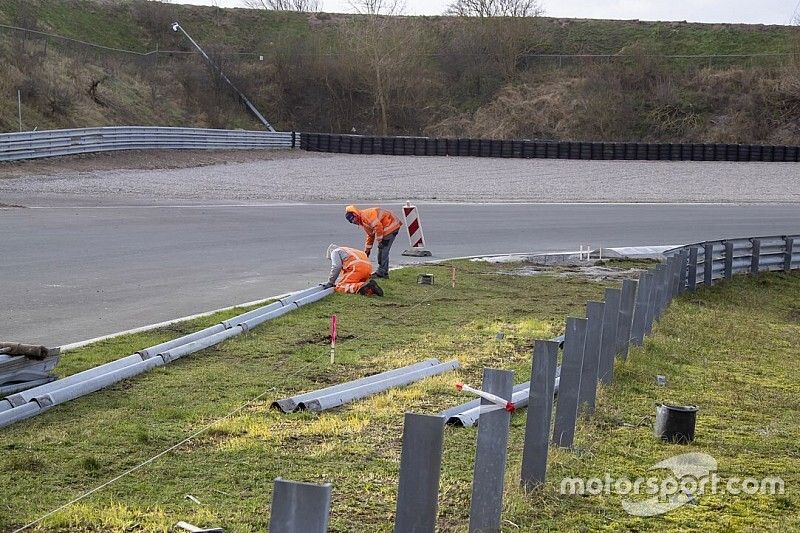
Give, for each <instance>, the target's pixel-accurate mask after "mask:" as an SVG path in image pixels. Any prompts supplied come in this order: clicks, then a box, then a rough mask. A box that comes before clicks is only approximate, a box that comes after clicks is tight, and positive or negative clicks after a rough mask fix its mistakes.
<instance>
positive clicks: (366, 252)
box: [364, 247, 372, 257]
mask: <svg viewBox="0 0 800 533" xmlns="http://www.w3.org/2000/svg"><path fill="white" fill-rule="evenodd" d="M371 252H372V247H369V248H365V249H364V253H365V254H367V257H369V254H370V253H371Z"/></svg>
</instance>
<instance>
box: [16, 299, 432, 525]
mask: <svg viewBox="0 0 800 533" xmlns="http://www.w3.org/2000/svg"><path fill="white" fill-rule="evenodd" d="M445 288H446V286H444V285H443V286H442V287H440V288H439V289H438V290H436V291H434V292H433V293H432V294H430V295H429V296H428V297H427V298H425V299H423V300H421V301H419V302H417V303H416V304H415V305H412V306H411V307H409V308H408V309H406V310H405V311H404V312H402V313H400V314H398V315H397V316H395V319H399V318H401V317H403V316H405V315H407V314H408V313H409V312H411V311H412V310H414V309H416V308H418V307H419V306H421V305H423V304H424V303H426V302H429V301H431V300H432V299H433V298H435V297H436V296H437V295H438V294H439V293H440V292H442V291H443V290H444V289H445ZM358 338H359V336H358V335H356V336H354V337H352V338H350V339H349V340H355V339H358ZM313 364H314V362H309V363H308V364H306V365H304V366H302V367H301V368H299V369H298V370H297V371H296V372H293V373H292V374H289V376H296V375H298V374H300V373H301V372H303V371H304V370H305V369H307V368H308V367H310V366H311V365H313ZM287 377H288V376H287ZM274 390H275V389H274V388H271V389H268V390H266V391H264V392H263V393H261V394H259V395H258V396H256V397H255V398H253V399H252V400H250V401H248V402H247V403H245V404H243V405H241V406H239V407H237V408H236V409H234V410H233V411H231V412H230V413H228V414H226V415H225V416H223V417H221V418H218V419H216V420H214V421H213V422H211V423H210V424H208V425H206V426H204V427H202V428H200V429H199V430H197V431H195V432H194V433H192V434H191V435H189V436H188V437H186V438H185V439H183V440H182V441H180V442H178V443H177V444H174V445H172V446H170V447H169V448H167V449H166V450H164V451H162V452H160V453H158V454H157V455H154V456H153V457H151V458H150V459H148V460H146V461H144V462H143V463H140V464H138V465H136V466H134V467H133V468H129V469H128V470H126V471H125V472H123V473H121V474H120V475H118V476H117V477H115V478H112V479H109V480H108V481H106V482H105V483H103V484H102V485H99V486H97V487H95V488H93V489H91V490H90V491H88V492H85V493H84V494H81V495H80V496H78V497H77V498H74V499H72V500H70V501H68V502H67V503H65V504H64V505H62V506H60V507H58V508H57V509H53V510H52V511H50V512H48V513H46V514H43V515H42V516H40V517H39V518H37V519H36V520H34V521H33V522H30V523H29V524H25V525H24V526H22V527H21V528H19V529H16V530H14V531H13V532H12V533H19V532H20V531H24V530H26V529H28V528H30V527H33V526H35V525H36V524H39V523H40V522H41V521H42V520H44V519H46V518H49V517H51V516H53V515H54V514H56V513H58V512H59V511H62V510H64V509H66V508H67V507H69V506H70V505H73V504H76V503H78V502H79V501H81V500H84V499H86V498H88V497H89V496H91V495H92V494H94V493H95V492H97V491H100V490H102V489H104V488H106V487H108V486H109V485H111V484H113V483H115V482H117V481H119V480H120V479H122V478H124V477H125V476H127V475H129V474H132V473H133V472H136V471H137V470H140V469H142V468H144V467H145V466H147V465H149V464H150V463H152V462H153V461H156V460H158V459H160V458H161V457H163V456H165V455H166V454H168V453H169V452H171V451H173V450H174V449H176V448H179V447H181V446H183V445H184V444H186V443H187V442H189V441H190V440H192V439H194V438H197V437H198V436H200V435H202V434H203V433H205V432H206V431H208V430H209V429H211V428H212V427H214V426H215V425H216V424H218V423H220V422H222V421H223V420H226V419H228V418H230V417H232V416H234V415H235V414H237V413H239V412H241V411H242V410H244V409H245V408H246V407H248V406H249V405H251V404H254V403H255V402H257V401H258V400H260V399H261V398H263V397H264V396H266V395H267V394H269V393H270V392H272V391H274Z"/></svg>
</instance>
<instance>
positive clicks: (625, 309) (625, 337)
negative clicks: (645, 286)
mask: <svg viewBox="0 0 800 533" xmlns="http://www.w3.org/2000/svg"><path fill="white" fill-rule="evenodd" d="M639 279H641V277H640V278H639ZM637 288H638V283H636V281H634V280H632V279H626V280H623V282H622V297H621V299H620V304H619V319H618V321H617V348H616V353H617V354H618V355H619V356H620V357H621V358H622V359H623V360H625V359H627V358H628V348H629V346H630V343H631V330H632V326H633V311H634V306H635V304H636V296H637V294H636V291H637Z"/></svg>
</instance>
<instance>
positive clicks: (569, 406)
mask: <svg viewBox="0 0 800 533" xmlns="http://www.w3.org/2000/svg"><path fill="white" fill-rule="evenodd" d="M587 322H588V321H587V320H586V319H585V318H575V317H572V316H570V317H567V327H566V331H565V333H564V353H563V358H562V360H561V377H560V379H559V382H558V402H556V418H555V422H554V426H553V444H555V445H556V446H559V447H561V448H572V443H573V440H574V439H575V419H576V418H577V416H578V394H579V392H580V388H581V367H582V366H583V347H584V344H585V343H586V326H587V325H588V324H587Z"/></svg>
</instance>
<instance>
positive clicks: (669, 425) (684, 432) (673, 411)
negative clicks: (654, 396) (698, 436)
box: [655, 404, 698, 444]
mask: <svg viewBox="0 0 800 533" xmlns="http://www.w3.org/2000/svg"><path fill="white" fill-rule="evenodd" d="M697 410H698V407H697V406H696V405H666V404H658V405H656V425H655V434H656V437H658V438H660V439H661V440H665V441H667V442H675V443H678V444H689V443H690V442H692V441H693V440H694V427H695V423H696V422H697Z"/></svg>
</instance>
